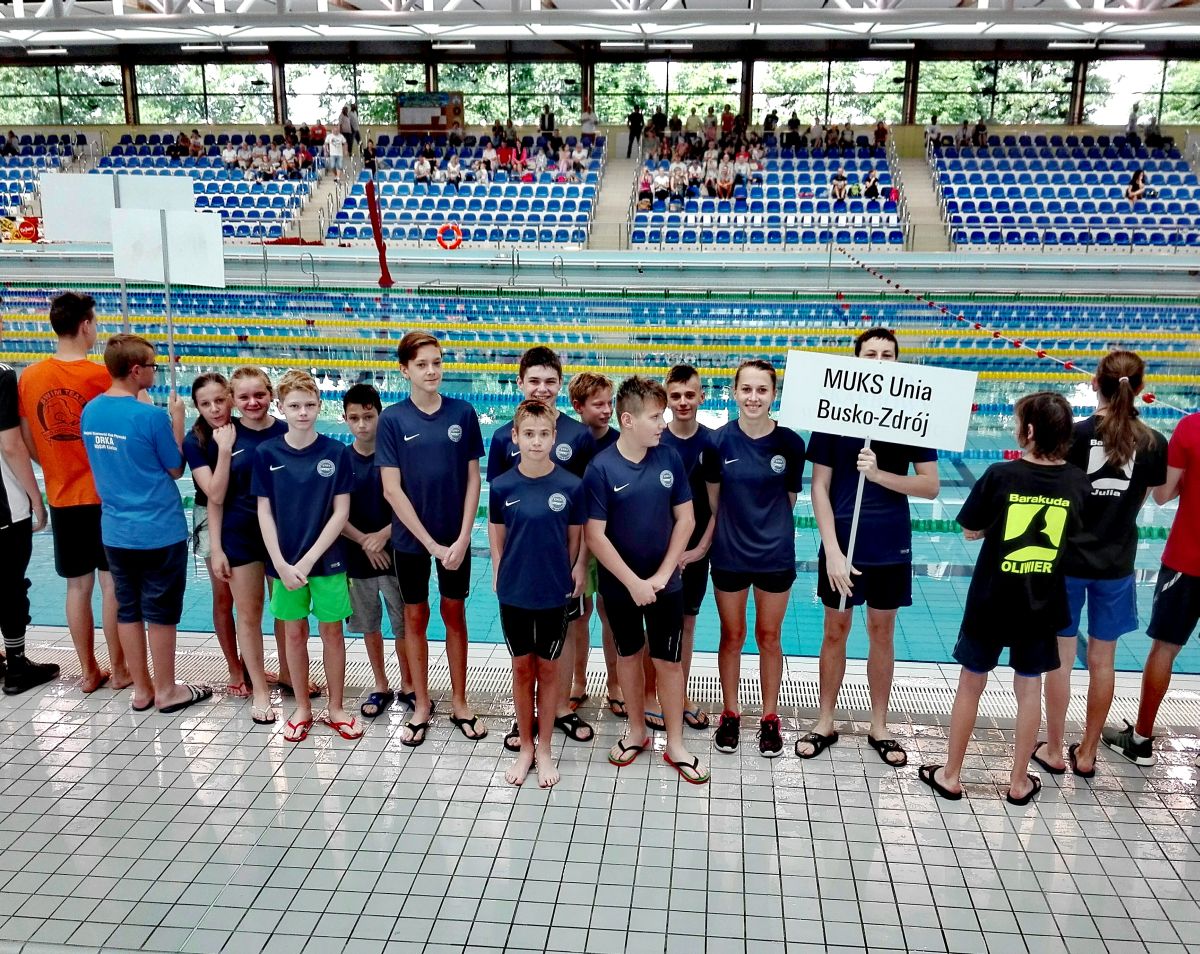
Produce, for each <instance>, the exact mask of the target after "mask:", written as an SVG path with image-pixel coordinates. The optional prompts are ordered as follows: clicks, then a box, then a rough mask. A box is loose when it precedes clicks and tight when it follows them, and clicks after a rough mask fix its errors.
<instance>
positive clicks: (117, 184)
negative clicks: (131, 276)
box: [109, 176, 129, 334]
mask: <svg viewBox="0 0 1200 954" xmlns="http://www.w3.org/2000/svg"><path fill="white" fill-rule="evenodd" d="M109 178H111V179H112V187H113V208H114V209H119V208H120V207H121V177H120V176H110V177H109ZM121 331H123V332H124V333H125V334H129V286H128V285H127V284H126V283H125V279H124V278H122V279H121Z"/></svg>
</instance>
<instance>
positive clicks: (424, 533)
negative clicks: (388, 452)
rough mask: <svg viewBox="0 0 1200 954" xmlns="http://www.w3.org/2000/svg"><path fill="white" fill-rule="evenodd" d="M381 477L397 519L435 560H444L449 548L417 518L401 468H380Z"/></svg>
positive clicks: (385, 494) (443, 561)
mask: <svg viewBox="0 0 1200 954" xmlns="http://www.w3.org/2000/svg"><path fill="white" fill-rule="evenodd" d="M379 475H380V477H381V478H382V479H383V496H384V499H385V500H387V502H388V505H389V506H390V507H391V508H392V512H393V513H395V515H396V519H397V520H399V521H400V522H401V523H402V524H404V526H405V528H406V529H407V530H408V532H409V533H411V534H412V535H413V536H414V537H416V538H417V542H418V543H420V544H421V546H423V547H424V548H425V549H426V550H427V551H428V552H429V554H430V555H431V556H433V557H434V558H435V559H438V560H442V564H443V565H445V560H444V559H443V557H444V555H445V553H446V551H447V548H446V547H444V546H442V545H441V544H440V543H438V542H437V541H436V540H435V539H433V535H432V534H431V533H430V532H429V531H428V530H426V529H425V525H424V524H423V523H421V518H420V517H418V516H417V511H416V509H415V508H414V507H413V505H412V501H411V500H409V499H408V494H406V493H405V492H404V488H403V487H402V486H401V483H400V468H399V467H380V468H379Z"/></svg>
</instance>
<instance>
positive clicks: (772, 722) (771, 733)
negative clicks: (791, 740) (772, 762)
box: [758, 715, 783, 759]
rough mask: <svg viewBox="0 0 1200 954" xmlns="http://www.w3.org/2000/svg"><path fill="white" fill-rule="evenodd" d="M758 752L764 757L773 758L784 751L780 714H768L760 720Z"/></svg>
mask: <svg viewBox="0 0 1200 954" xmlns="http://www.w3.org/2000/svg"><path fill="white" fill-rule="evenodd" d="M758 752H759V754H760V755H761V756H762V757H763V758H764V759H773V758H775V757H776V756H778V755H780V754H781V753H782V752H783V735H782V734H781V733H780V731H779V716H775V715H771V716H767V717H766V718H765V719H763V720H762V721H761V722H759V724H758Z"/></svg>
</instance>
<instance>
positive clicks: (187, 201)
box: [101, 175, 196, 212]
mask: <svg viewBox="0 0 1200 954" xmlns="http://www.w3.org/2000/svg"><path fill="white" fill-rule="evenodd" d="M101 178H103V177H101ZM193 181H194V180H193V179H192V177H191V176H126V175H121V176H117V186H118V187H119V188H120V190H121V208H122V209H166V210H167V211H169V212H191V211H193V210H194V209H195V208H196V195H195V192H194V190H193V189H192V182H193Z"/></svg>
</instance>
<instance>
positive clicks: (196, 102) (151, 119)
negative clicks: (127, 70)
mask: <svg viewBox="0 0 1200 954" xmlns="http://www.w3.org/2000/svg"><path fill="white" fill-rule="evenodd" d="M137 90H138V113H139V115H140V116H141V119H142V122H144V123H169V124H172V125H173V124H175V123H185V124H186V123H203V122H207V121H208V113H207V111H206V109H205V104H204V68H203V67H202V66H200V65H199V64H192V63H177V64H167V65H157V64H156V65H146V66H139V67H138V68H137Z"/></svg>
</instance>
